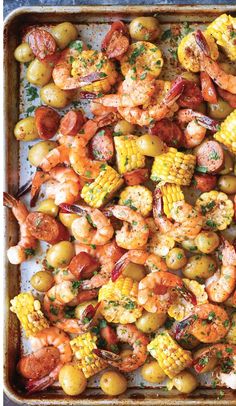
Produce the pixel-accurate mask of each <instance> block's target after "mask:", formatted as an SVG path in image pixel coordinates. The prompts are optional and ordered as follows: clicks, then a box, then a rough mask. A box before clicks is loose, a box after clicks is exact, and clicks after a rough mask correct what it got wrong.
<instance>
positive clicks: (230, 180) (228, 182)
mask: <svg viewBox="0 0 236 406" xmlns="http://www.w3.org/2000/svg"><path fill="white" fill-rule="evenodd" d="M218 187H219V189H220V190H221V192H224V193H227V194H228V195H232V194H234V193H236V176H234V175H222V176H220V177H219V179H218Z"/></svg>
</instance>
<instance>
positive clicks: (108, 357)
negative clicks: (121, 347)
mask: <svg viewBox="0 0 236 406" xmlns="http://www.w3.org/2000/svg"><path fill="white" fill-rule="evenodd" d="M93 353H94V354H95V355H97V356H98V357H99V358H102V359H104V360H105V361H110V362H119V361H120V360H121V357H120V356H119V355H117V354H115V353H114V352H111V351H107V350H101V349H99V348H96V349H94V350H93Z"/></svg>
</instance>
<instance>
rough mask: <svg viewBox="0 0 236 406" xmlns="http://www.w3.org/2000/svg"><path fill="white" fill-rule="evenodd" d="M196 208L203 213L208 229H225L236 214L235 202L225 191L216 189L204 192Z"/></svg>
mask: <svg viewBox="0 0 236 406" xmlns="http://www.w3.org/2000/svg"><path fill="white" fill-rule="evenodd" d="M196 208H197V209H199V210H200V211H201V213H202V215H203V228H205V229H206V230H225V229H226V228H227V227H228V225H229V224H230V223H231V221H232V219H233V215H234V207H233V202H232V201H231V200H230V199H229V198H228V196H227V195H226V194H225V193H223V192H218V191H216V190H212V191H211V192H206V193H202V194H201V196H200V197H199V198H198V200H197V201H196Z"/></svg>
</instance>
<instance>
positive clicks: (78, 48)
mask: <svg viewBox="0 0 236 406" xmlns="http://www.w3.org/2000/svg"><path fill="white" fill-rule="evenodd" d="M69 48H70V49H75V50H76V51H78V52H82V51H83V44H82V42H81V41H78V40H77V41H72V42H71V43H70V44H69Z"/></svg>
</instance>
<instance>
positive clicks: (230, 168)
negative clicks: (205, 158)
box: [219, 150, 234, 175]
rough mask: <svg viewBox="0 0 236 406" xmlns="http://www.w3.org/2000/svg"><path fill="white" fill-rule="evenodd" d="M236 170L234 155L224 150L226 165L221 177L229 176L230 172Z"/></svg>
mask: <svg viewBox="0 0 236 406" xmlns="http://www.w3.org/2000/svg"><path fill="white" fill-rule="evenodd" d="M233 170H234V160H233V158H232V155H231V154H230V153H229V152H228V151H225V150H224V163H223V169H221V171H220V172H219V174H220V175H228V174H229V173H230V172H233Z"/></svg>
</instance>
